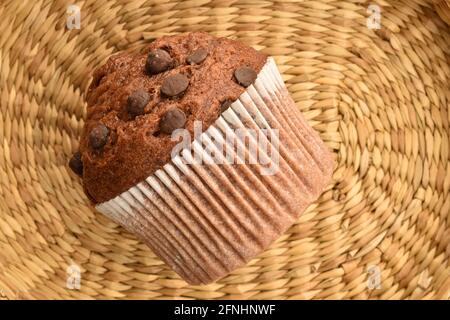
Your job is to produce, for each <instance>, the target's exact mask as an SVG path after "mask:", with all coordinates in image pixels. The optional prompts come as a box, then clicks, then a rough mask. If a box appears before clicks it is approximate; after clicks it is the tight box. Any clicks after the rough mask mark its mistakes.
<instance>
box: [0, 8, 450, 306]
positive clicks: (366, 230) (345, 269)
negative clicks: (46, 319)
mask: <svg viewBox="0 0 450 320" xmlns="http://www.w3.org/2000/svg"><path fill="white" fill-rule="evenodd" d="M74 3H75V4H76V5H78V6H79V8H80V9H81V18H80V29H76V28H75V29H70V28H68V27H67V24H66V23H67V21H68V19H69V20H70V19H72V18H74V17H75V16H74V15H73V12H74V11H73V8H69V9H70V10H69V13H68V6H69V5H70V4H72V2H69V1H53V0H48V1H47V0H45V1H44V0H37V1H17V0H11V1H6V0H2V1H1V2H0V30H2V32H1V34H0V57H1V59H0V82H1V85H0V109H1V113H0V297H2V298H7V299H14V298H16V299H39V298H52V299H53V298H56V299H70V298H142V299H161V298H162V299H164V298H198V299H221V298H224V299H272V298H275V299H323V298H336V299H341V298H346V299H347V298H362V299H366V298H370V299H388V298H391V299H405V298H411V299H422V298H431V299H436V298H441V299H448V298H449V296H450V264H449V257H450V191H449V189H450V160H449V159H450V154H449V145H450V142H449V137H450V129H449V123H450V112H449V107H450V27H449V26H448V25H447V24H446V23H445V22H444V21H443V20H442V19H441V18H440V16H439V15H438V14H437V13H436V11H435V8H434V5H433V3H432V2H431V1H430V2H424V1H410V0H405V1H391V2H385V1H373V2H367V1H356V0H353V1H333V0H323V1H319V0H310V1H293V0H290V1H281V0H279V1H276V0H266V1H255V0H242V1H231V2H228V1H225V0H186V1H175V0H161V1H151V0H148V1H144V0H136V1H133V0H127V1H104V0H84V1H78V2H76V1H75V2H74ZM374 3H375V4H376V5H378V8H379V9H380V13H379V17H378V18H381V20H380V23H381V25H380V27H381V28H380V29H376V28H375V29H374V28H372V27H370V28H369V27H368V23H369V22H368V21H372V22H373V19H372V18H375V20H376V18H377V10H375V11H374V9H373V7H372V9H369V8H368V7H369V5H370V4H374ZM375 9H376V8H375ZM75 14H76V12H75ZM71 21H72V20H71ZM188 31H207V32H210V33H212V34H214V35H217V36H226V37H230V38H233V39H239V40H241V41H243V42H245V43H247V44H249V45H251V46H253V47H255V48H257V49H259V50H262V51H263V52H264V53H266V54H268V55H270V56H273V57H274V58H275V60H276V61H277V64H278V65H279V68H280V70H281V72H282V74H283V77H284V79H285V81H286V83H287V86H288V88H289V91H290V92H291V94H292V97H293V98H294V100H295V101H296V103H297V105H298V107H299V108H300V109H301V111H302V112H303V113H304V115H305V117H306V118H307V120H308V122H309V123H310V124H311V125H312V126H313V127H314V128H315V129H316V130H317V131H318V132H319V133H320V135H321V137H322V139H323V140H324V141H325V143H326V144H327V146H328V147H329V148H330V150H333V152H334V154H335V159H336V167H335V170H334V175H333V181H332V182H331V183H330V185H329V187H328V188H327V189H326V190H325V191H324V193H323V194H322V196H321V197H320V199H319V200H318V201H316V203H314V204H313V205H311V206H310V207H309V208H308V210H307V211H306V212H305V213H304V214H303V215H302V216H301V218H300V219H299V220H298V221H297V223H296V224H295V225H294V226H293V227H291V228H290V229H289V231H288V232H287V233H286V234H285V235H283V236H282V237H281V238H280V239H279V240H278V241H277V242H276V243H274V244H273V245H272V246H271V247H270V248H269V249H268V250H266V251H265V252H263V253H262V254H260V255H259V256H258V257H257V258H255V259H253V260H252V261H251V262H250V263H249V264H248V265H246V266H245V267H242V268H240V269H238V270H236V271H234V272H233V273H232V274H230V275H228V276H227V277H225V278H223V279H222V280H220V281H218V282H217V283H213V284H210V285H207V286H189V285H188V284H186V283H185V282H184V281H183V280H181V279H180V278H179V277H178V276H177V275H176V274H175V273H174V272H173V271H171V270H170V269H169V268H168V267H167V266H166V265H164V264H163V263H162V262H161V260H160V259H158V258H157V257H156V256H155V255H154V254H153V253H152V252H151V251H150V249H148V248H147V247H146V246H145V245H144V244H142V243H141V242H139V241H138V240H137V239H136V238H135V237H134V236H133V235H131V234H130V233H128V232H127V231H125V230H124V229H123V228H121V227H119V226H118V225H116V224H115V223H113V222H112V221H111V220H109V219H108V218H106V217H104V216H102V215H101V214H100V213H98V212H96V211H95V210H94V209H93V208H92V207H91V206H90V204H89V202H88V200H87V198H86V196H85V195H84V194H83V191H82V187H81V184H80V179H79V178H77V177H76V176H75V175H74V174H73V173H72V172H71V171H70V170H69V169H68V167H67V162H68V159H69V158H70V156H71V154H72V153H73V152H74V151H76V150H77V148H78V138H79V136H80V133H81V130H82V128H83V123H84V122H83V118H84V116H85V114H86V104H85V102H84V97H85V93H86V89H87V87H88V84H89V82H90V77H91V74H92V71H93V70H94V68H96V67H98V66H99V65H100V64H101V63H103V62H105V61H106V59H107V57H108V56H110V55H111V54H113V53H115V52H118V51H121V50H128V49H136V48H141V47H142V46H143V45H145V44H147V43H149V42H150V41H151V40H152V39H154V38H157V37H160V36H163V35H168V34H176V33H180V32H188ZM78 275H79V277H78ZM74 277H75V278H74ZM74 279H75V280H74ZM73 280H74V281H73ZM78 280H79V282H77V281H78ZM78 284H79V285H78Z"/></svg>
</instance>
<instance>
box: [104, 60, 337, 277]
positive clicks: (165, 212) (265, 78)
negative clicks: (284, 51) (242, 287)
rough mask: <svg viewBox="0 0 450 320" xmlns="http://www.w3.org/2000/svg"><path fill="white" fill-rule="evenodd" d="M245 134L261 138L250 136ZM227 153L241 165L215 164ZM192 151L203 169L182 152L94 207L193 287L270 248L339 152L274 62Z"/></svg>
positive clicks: (310, 198) (311, 196)
mask: <svg viewBox="0 0 450 320" xmlns="http://www.w3.org/2000/svg"><path fill="white" fill-rule="evenodd" d="M237 128H241V129H242V128H247V129H253V130H254V131H253V132H254V133H255V132H256V133H257V135H256V136H247V137H245V139H242V136H239V135H238V134H237V133H236V130H235V129H237ZM263 131H264V132H265V133H266V134H265V135H263V134H262V132H263ZM225 133H226V134H225ZM277 135H278V139H277V138H276V137H277ZM230 137H231V139H230ZM227 138H228V140H227ZM233 139H235V140H234V142H235V147H233V148H231V144H230V140H231V141H233ZM263 145H267V146H269V147H271V148H272V149H270V148H266V149H262V148H263V147H262V146H263ZM227 146H228V147H229V148H230V149H229V154H228V155H231V156H232V159H233V160H234V161H233V163H232V164H217V163H216V162H217V160H218V159H219V160H221V159H224V158H225V152H224V151H223V152H220V150H221V149H223V150H225V148H226V147H227ZM237 146H240V147H241V148H240V149H239V148H238V147H237ZM191 147H192V148H191V150H194V151H196V152H198V153H199V154H201V155H202V156H203V157H204V163H203V164H190V163H192V161H191V160H192V158H193V155H192V152H191V151H190V150H186V149H185V150H182V151H181V152H180V154H179V155H177V156H176V157H174V158H173V159H172V160H171V161H170V162H169V163H168V164H166V165H165V166H164V167H163V168H162V169H160V170H158V171H156V172H155V173H154V174H153V175H151V176H150V177H148V178H147V179H146V180H145V181H142V182H141V183H138V184H137V185H136V186H134V187H132V188H130V189H129V190H128V191H126V192H124V193H122V194H121V195H119V196H117V197H116V198H114V199H111V200H109V201H107V202H103V203H101V204H98V205H97V206H96V208H97V210H98V211H100V212H102V213H103V214H105V215H107V216H108V217H110V218H111V219H113V220H114V221H116V222H117V223H119V224H120V225H122V226H123V227H125V228H126V229H127V230H129V231H130V232H132V233H134V234H135V235H136V236H138V237H139V238H140V239H141V240H142V241H144V242H145V243H146V244H147V245H148V246H149V247H150V248H151V249H152V250H153V251H154V252H155V253H156V254H157V255H158V256H159V257H160V258H161V259H162V260H164V261H165V262H166V263H167V264H168V265H169V266H170V267H172V268H173V269H174V270H175V271H176V272H177V273H178V274H180V275H181V276H182V277H183V278H184V279H185V280H186V281H188V282H189V283H192V284H200V283H209V282H212V281H214V280H216V279H218V278H221V277H223V276H225V275H226V274H228V273H229V272H230V271H232V270H234V269H235V268H237V267H239V266H242V265H244V264H245V263H246V262H247V261H249V260H250V259H251V258H253V257H254V256H256V255H257V254H258V253H260V252H261V251H263V250H264V249H265V248H266V247H268V246H269V245H270V243H272V242H273V241H274V240H276V239H277V238H278V237H279V236H280V235H281V234H282V233H283V232H285V230H286V229H287V228H289V227H290V226H291V225H292V224H293V223H294V221H295V220H296V219H297V218H298V216H299V214H300V213H301V212H303V211H304V210H305V209H306V208H307V206H308V205H309V204H311V203H312V202H313V201H314V200H315V199H316V198H317V197H318V196H319V195H320V193H321V192H322V190H323V189H324V187H325V186H326V184H327V183H328V181H329V179H330V178H331V173H332V165H333V164H332V158H331V154H330V153H329V152H328V151H327V149H326V148H325V147H324V145H323V142H322V141H321V140H320V138H319V136H318V135H317V133H316V132H314V130H313V129H312V128H311V127H310V126H309V125H308V124H307V123H306V121H305V119H304V118H303V116H302V115H301V113H300V112H299V110H298V109H297V107H296V106H295V103H294V102H293V100H292V98H291V97H290V96H289V94H288V91H287V89H286V87H285V85H284V82H283V80H282V78H281V75H280V73H279V72H278V69H277V67H276V65H275V62H274V60H273V59H272V58H268V60H267V62H266V64H265V66H264V67H263V68H262V70H261V71H260V73H259V75H258V78H257V79H256V81H255V83H254V84H253V85H251V86H249V87H248V88H247V90H246V91H245V92H244V93H243V94H242V95H241V96H240V97H239V99H238V100H236V101H235V102H234V103H233V104H232V105H231V107H230V108H229V109H227V110H226V111H225V112H223V113H222V115H221V116H220V117H219V118H218V119H217V120H216V122H215V123H214V124H213V125H211V126H210V127H209V128H208V129H207V130H206V131H205V132H203V133H202V134H201V135H200V137H199V138H197V139H196V140H195V141H193V142H192V145H191ZM255 147H257V150H258V151H259V152H258V154H257V157H258V159H257V161H255V159H254V158H255V155H254V153H252V152H251V151H252V150H254V149H252V148H255ZM211 150H215V151H216V153H215V154H216V156H215V157H216V158H215V160H216V161H212V158H211V156H210V155H211V154H212V153H211ZM261 150H267V151H264V152H263V151H261ZM277 150H278V151H277ZM230 151H231V152H230ZM252 157H253V160H254V161H253V162H257V163H256V164H251V163H250V159H252ZM186 162H187V163H186ZM268 168H269V169H268ZM270 168H275V170H270ZM271 173H274V174H271Z"/></svg>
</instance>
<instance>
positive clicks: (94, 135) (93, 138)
mask: <svg viewBox="0 0 450 320" xmlns="http://www.w3.org/2000/svg"><path fill="white" fill-rule="evenodd" d="M108 135H109V129H108V128H107V127H106V126H105V125H104V124H101V123H100V124H98V125H96V126H95V127H94V128H92V130H91V132H90V133H89V143H90V144H91V147H92V148H94V149H100V148H103V146H104V145H105V144H106V142H108Z"/></svg>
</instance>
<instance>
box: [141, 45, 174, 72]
mask: <svg viewBox="0 0 450 320" xmlns="http://www.w3.org/2000/svg"><path fill="white" fill-rule="evenodd" d="M172 66H173V59H172V57H171V56H170V54H169V53H168V52H167V51H165V50H161V49H156V50H153V51H152V52H150V53H149V54H148V57H147V61H146V62H145V70H146V71H147V73H148V74H150V75H153V74H158V73H161V72H164V71H166V70H169V69H171V68H172Z"/></svg>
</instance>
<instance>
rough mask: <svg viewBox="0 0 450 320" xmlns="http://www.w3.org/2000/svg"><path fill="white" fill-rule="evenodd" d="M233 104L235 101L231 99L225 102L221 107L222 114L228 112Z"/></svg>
mask: <svg viewBox="0 0 450 320" xmlns="http://www.w3.org/2000/svg"><path fill="white" fill-rule="evenodd" d="M232 103H233V101H232V100H230V99H226V100H224V101H223V102H222V104H221V105H220V113H222V112H224V111H226V110H227V109H228V108H229V107H230V106H231V104H232Z"/></svg>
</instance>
